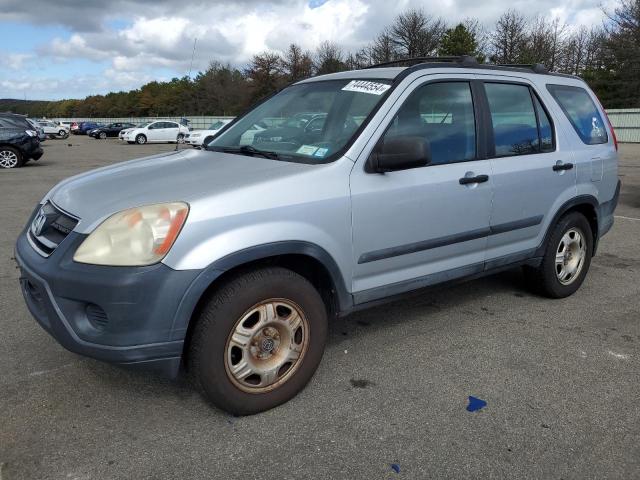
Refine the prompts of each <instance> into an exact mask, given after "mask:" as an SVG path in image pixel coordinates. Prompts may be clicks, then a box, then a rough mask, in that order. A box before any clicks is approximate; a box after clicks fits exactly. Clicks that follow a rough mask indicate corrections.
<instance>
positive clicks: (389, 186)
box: [16, 57, 620, 414]
mask: <svg viewBox="0 0 640 480" xmlns="http://www.w3.org/2000/svg"><path fill="white" fill-rule="evenodd" d="M305 115H306V116H307V117H309V118H311V119H313V118H322V121H319V122H318V125H317V126H316V127H317V128H316V127H314V128H306V125H303V124H302V123H301V122H290V121H288V120H289V119H299V118H302V117H304V116H305ZM318 115H321V117H317V116H318ZM297 124H299V126H297ZM255 125H261V127H260V130H259V134H256V133H255V132H253V133H252V135H250V136H247V135H246V133H247V132H248V131H250V130H251V131H254V130H256V129H255ZM248 138H249V139H250V140H249V142H250V143H247V139H248ZM617 158H618V156H617V144H616V139H615V135H614V132H613V129H612V128H611V126H610V124H609V122H608V120H607V117H606V114H605V112H604V110H603V109H602V107H601V106H600V104H599V102H598V100H597V98H596V97H595V96H594V94H593V93H592V92H591V90H590V89H589V88H588V87H587V85H586V84H585V83H584V82H583V81H582V80H581V79H579V78H576V77H571V76H566V75H555V74H551V73H548V72H546V70H544V69H543V68H542V67H541V66H534V67H507V66H489V65H478V64H477V63H476V62H475V61H474V60H473V59H470V58H467V57H463V58H460V59H458V60H457V61H454V62H450V63H445V62H439V61H434V62H430V63H420V64H416V65H413V66H410V67H397V66H396V67H380V68H370V69H364V70H358V71H350V72H342V73H336V74H331V75H325V76H320V77H316V78H311V79H308V80H304V81H301V82H299V83H297V84H295V85H292V86H290V87H288V88H286V89H284V90H283V91H281V92H280V93H278V94H277V95H275V96H273V97H270V98H269V99H268V100H266V101H265V102H264V103H262V104H260V105H258V106H256V107H255V108H254V109H253V110H251V111H250V112H248V113H247V114H245V115H244V116H242V117H240V118H237V119H236V120H235V121H234V122H233V123H232V124H231V125H230V126H229V127H228V128H227V129H226V130H225V131H224V132H222V133H221V134H220V135H218V136H217V137H216V138H215V139H214V140H213V141H212V142H211V143H209V145H208V146H207V148H206V149H205V150H193V149H188V150H180V151H176V152H170V153H166V154H162V155H156V156H153V157H148V158H144V159H140V160H135V161H131V162H127V163H122V164H118V165H114V166H110V167H106V168H102V169H99V170H95V171H92V172H88V173H84V174H81V175H78V176H75V177H72V178H69V179H67V180H65V181H63V182H61V183H59V184H58V185H57V186H55V187H54V188H53V189H52V190H51V191H50V192H49V193H48V194H47V195H46V196H45V197H44V198H43V199H42V201H41V203H40V204H39V205H38V206H37V207H36V209H35V210H34V212H33V215H32V216H31V218H30V219H29V221H28V223H27V225H26V227H25V229H24V231H23V232H22V234H21V235H20V237H19V239H18V242H17V247H16V259H17V261H18V264H19V266H20V268H21V271H22V275H21V282H22V291H23V294H24V298H25V301H26V303H27V306H28V308H29V310H30V311H31V313H32V314H33V316H34V317H35V318H36V320H37V321H38V322H39V323H40V324H41V325H42V327H43V328H44V329H45V330H47V331H48V332H49V333H50V334H51V335H52V336H53V337H54V338H55V339H57V341H59V342H60V343H61V344H62V345H63V346H65V347H66V348H68V349H69V350H72V351H74V352H77V353H79V354H82V355H87V356H90V357H94V358H97V359H101V360H105V361H108V362H115V363H118V364H123V365H128V366H130V367H137V368H148V369H154V370H157V371H161V372H164V373H166V374H168V375H170V376H175V375H177V374H178V372H179V370H180V369H181V368H184V369H185V370H186V371H187V372H188V374H189V375H190V376H191V378H192V379H193V381H194V382H195V384H196V385H197V386H198V387H199V388H200V389H201V390H202V391H203V392H204V394H205V396H206V397H207V398H208V399H209V400H211V401H212V402H213V403H214V404H215V405H217V406H219V407H220V408H222V409H225V410H227V411H229V412H233V413H235V414H252V413H256V412H259V411H263V410H265V409H269V408H272V407H274V406H276V405H278V404H281V403H283V402H286V401H287V400H289V399H290V398H292V397H293V396H294V395H295V394H296V393H297V392H299V391H300V390H301V389H302V388H303V387H304V386H305V385H306V384H307V382H308V381H309V380H310V379H311V377H312V376H313V373H314V371H315V370H316V368H317V366H318V364H319V362H320V360H321V357H322V354H323V349H324V345H325V340H326V338H327V323H328V321H329V320H331V319H335V318H336V317H338V316H344V315H347V314H349V313H351V312H353V311H355V310H359V309H363V308H367V307H371V306H374V305H378V304H380V303H382V302H384V301H388V300H390V299H397V298H399V296H401V295H403V294H406V293H408V292H411V291H415V290H417V289H426V288H427V287H431V286H433V285H436V284H441V283H443V282H451V281H459V280H464V279H470V278H476V277H479V276H482V275H487V274H490V273H492V272H496V271H498V270H503V269H507V268H515V267H523V270H524V274H525V275H526V277H527V279H528V280H529V281H530V284H531V286H532V287H533V288H535V289H536V290H537V291H538V292H539V293H540V294H542V295H546V296H548V297H551V298H560V297H566V296H568V295H571V294H572V293H574V292H575V291H576V290H577V289H578V288H579V287H580V285H581V284H582V282H583V280H584V278H585V276H586V274H587V271H588V270H589V265H590V262H591V258H592V256H593V255H594V254H595V253H596V250H597V246H598V242H599V240H600V238H601V237H602V236H603V235H604V234H605V233H607V231H608V230H609V229H610V228H611V226H612V224H613V212H614V209H615V207H616V204H617V200H618V193H619V189H620V183H619V181H618V175H617V170H618V160H617Z"/></svg>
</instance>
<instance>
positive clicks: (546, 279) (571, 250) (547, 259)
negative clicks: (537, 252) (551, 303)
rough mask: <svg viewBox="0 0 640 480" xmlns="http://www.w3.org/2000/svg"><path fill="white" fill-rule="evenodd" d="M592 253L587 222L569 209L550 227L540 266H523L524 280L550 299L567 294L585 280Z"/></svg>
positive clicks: (589, 229)
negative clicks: (551, 228)
mask: <svg viewBox="0 0 640 480" xmlns="http://www.w3.org/2000/svg"><path fill="white" fill-rule="evenodd" d="M592 254H593V232H592V230H591V225H590V224H589V221H588V220H587V219H586V218H585V216H584V215H582V214H581V213H579V212H570V213H568V214H566V215H564V216H563V217H561V218H560V220H558V222H557V223H556V225H555V226H554V227H553V231H552V232H551V235H550V236H549V240H548V241H547V245H546V247H545V253H544V256H543V257H542V262H541V263H540V266H538V267H535V268H534V267H525V269H524V272H525V276H526V278H527V283H529V285H530V286H531V287H532V288H533V289H534V290H535V291H537V292H538V293H540V294H542V295H544V296H547V297H549V298H565V297H568V296H569V295H572V294H573V293H575V292H576V291H577V290H578V289H579V288H580V286H581V285H582V282H584V279H585V277H586V276H587V272H588V271H589V266H590V265H591V256H592Z"/></svg>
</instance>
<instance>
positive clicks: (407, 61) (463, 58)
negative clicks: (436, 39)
mask: <svg viewBox="0 0 640 480" xmlns="http://www.w3.org/2000/svg"><path fill="white" fill-rule="evenodd" d="M429 62H432V63H440V62H450V63H458V64H460V65H462V66H465V67H466V66H469V67H474V66H476V65H478V60H476V58H475V57H472V56H471V55H460V56H448V57H412V58H399V59H398V60H392V61H390V62H382V63H376V64H375V65H369V66H367V67H364V69H367V68H380V67H393V66H397V67H411V66H413V65H418V64H420V63H429Z"/></svg>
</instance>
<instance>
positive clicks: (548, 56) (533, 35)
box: [522, 15, 567, 70]
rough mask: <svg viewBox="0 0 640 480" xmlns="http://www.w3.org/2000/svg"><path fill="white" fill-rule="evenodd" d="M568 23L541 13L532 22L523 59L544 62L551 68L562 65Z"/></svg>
mask: <svg viewBox="0 0 640 480" xmlns="http://www.w3.org/2000/svg"><path fill="white" fill-rule="evenodd" d="M566 29H567V28H566V25H565V24H564V23H561V22H560V20H559V19H557V18H556V19H554V20H551V21H548V20H546V19H545V18H544V17H543V16H541V15H539V16H537V17H536V18H535V19H533V21H532V22H531V24H530V27H529V31H528V34H527V39H526V46H525V48H524V51H523V55H522V60H523V61H524V62H526V63H543V64H544V65H545V66H546V67H548V68H549V69H551V70H555V69H556V68H557V67H558V66H559V65H560V60H561V58H560V57H561V55H562V52H563V47H564V40H565V32H566Z"/></svg>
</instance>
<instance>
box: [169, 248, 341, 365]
mask: <svg viewBox="0 0 640 480" xmlns="http://www.w3.org/2000/svg"><path fill="white" fill-rule="evenodd" d="M263 266H280V267H283V268H288V269H290V270H292V271H294V272H296V273H298V274H300V275H302V276H303V277H305V278H306V279H307V280H309V281H310V282H311V283H312V284H313V285H314V287H316V288H317V289H318V291H319V292H320V294H321V296H322V298H323V300H324V301H325V305H326V306H327V310H328V313H329V315H330V316H335V315H338V314H340V313H341V312H346V311H349V310H350V309H351V308H352V306H353V299H352V296H351V294H350V293H349V292H348V291H347V288H346V286H345V282H344V278H343V277H342V274H341V273H340V270H339V268H338V265H337V263H336V262H335V260H334V259H333V257H331V255H330V254H329V253H328V252H327V251H326V250H324V249H323V248H322V247H320V246H318V245H315V244H313V243H309V242H304V241H283V242H274V243H268V244H264V245H258V246H254V247H250V248H246V249H244V250H240V251H238V252H235V253H232V254H230V255H227V256H225V257H223V258H221V259H219V260H216V261H215V262H213V263H212V264H211V265H209V266H208V267H207V268H205V269H204V270H203V271H202V272H201V273H200V275H199V276H198V277H197V278H196V280H194V282H193V283H192V285H191V286H190V287H189V289H188V290H187V292H186V294H185V296H184V298H183V300H182V302H181V304H180V306H179V308H178V312H177V313H176V317H175V318H174V322H173V327H172V335H173V336H174V338H175V339H182V338H184V345H185V349H184V352H187V349H188V345H189V340H190V335H191V333H192V331H193V326H194V325H195V319H196V318H197V317H198V315H199V312H200V311H201V309H202V307H203V305H204V304H205V302H206V301H207V299H208V298H210V296H211V295H212V294H213V293H215V291H216V290H217V289H218V288H219V286H220V285H222V284H223V283H224V282H225V281H226V280H228V279H229V278H232V277H233V276H235V275H238V274H241V273H242V272H243V271H248V270H250V269H254V268H260V267H263Z"/></svg>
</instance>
